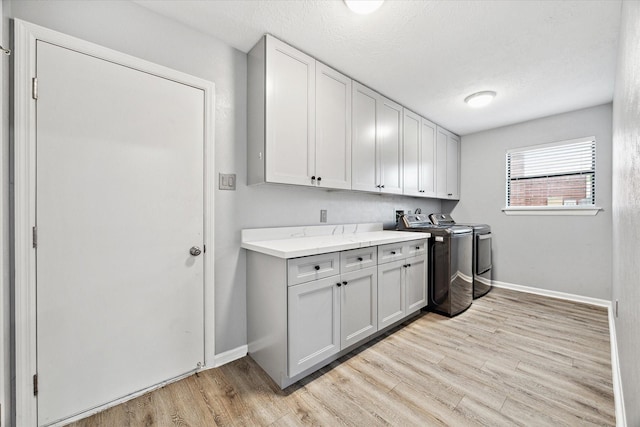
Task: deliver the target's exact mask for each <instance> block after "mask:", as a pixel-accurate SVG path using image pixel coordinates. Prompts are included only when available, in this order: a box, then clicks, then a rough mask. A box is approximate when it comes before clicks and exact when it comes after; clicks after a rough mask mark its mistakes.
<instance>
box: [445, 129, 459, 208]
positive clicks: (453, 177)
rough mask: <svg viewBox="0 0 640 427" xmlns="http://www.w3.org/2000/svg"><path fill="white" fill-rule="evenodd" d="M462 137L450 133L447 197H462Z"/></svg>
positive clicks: (448, 140) (448, 142) (448, 141)
mask: <svg viewBox="0 0 640 427" xmlns="http://www.w3.org/2000/svg"><path fill="white" fill-rule="evenodd" d="M459 174H460V138H458V137H457V136H456V135H453V134H451V135H449V138H448V139H447V197H448V198H450V199H456V200H457V199H460V180H459Z"/></svg>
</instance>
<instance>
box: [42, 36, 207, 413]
mask: <svg viewBox="0 0 640 427" xmlns="http://www.w3.org/2000/svg"><path fill="white" fill-rule="evenodd" d="M37 78H38V88H39V89H38V91H39V95H38V100H37V102H36V105H37V107H36V109H37V129H36V131H37V171H36V175H37V180H36V182H37V189H36V204H37V208H36V221H37V236H38V243H37V249H36V251H37V252H36V254H37V255H36V256H37V267H36V271H37V285H36V286H37V297H36V303H37V342H36V344H37V369H38V382H39V394H38V396H37V399H38V423H39V424H40V425H46V424H49V423H52V422H55V421H56V420H59V419H64V418H67V417H69V416H72V415H74V414H77V413H80V412H83V411H86V410H88V409H91V408H93V407H96V406H100V405H103V404H105V403H108V402H110V401H113V400H115V399H118V398H120V397H123V396H125V395H128V394H130V393H132V392H134V391H137V390H141V389H144V388H147V387H149V386H152V385H154V384H158V383H161V382H162V381H164V380H167V379H170V378H173V377H176V376H179V375H181V374H184V373H187V372H189V371H192V370H194V369H195V368H196V366H197V364H199V363H202V362H203V358H204V337H203V334H204V331H203V322H204V321H203V257H202V256H193V255H191V254H190V248H191V247H193V246H197V247H200V248H201V249H202V244H203V141H204V139H203V138H204V93H203V91H202V90H200V89H196V88H193V87H191V86H187V85H183V84H179V83H176V82H174V81H171V80H167V79H164V78H160V77H156V76H153V75H150V74H147V73H144V72H141V71H137V70H134V69H132V68H128V67H125V66H121V65H118V64H115V63H113V62H109V61H105V60H101V59H98V58H96V57H92V56H88V55H84V54H81V53H78V52H75V51H72V50H69V49H65V48H61V47H58V46H55V45H52V44H48V43H45V42H40V41H38V42H37Z"/></svg>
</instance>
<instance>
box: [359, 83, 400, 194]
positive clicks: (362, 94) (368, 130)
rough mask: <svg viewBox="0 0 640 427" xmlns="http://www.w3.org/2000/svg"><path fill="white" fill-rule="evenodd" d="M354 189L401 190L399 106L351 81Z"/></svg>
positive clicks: (396, 192)
mask: <svg viewBox="0 0 640 427" xmlns="http://www.w3.org/2000/svg"><path fill="white" fill-rule="evenodd" d="M352 101H353V106H352V117H353V120H352V134H353V137H352V147H353V148H352V152H353V157H352V174H351V177H352V178H351V179H352V181H351V187H352V188H353V189H354V190H362V191H372V192H379V193H391V194H401V193H402V178H403V177H402V106H401V105H400V104H397V103H395V102H393V101H391V100H390V99H387V98H385V97H383V96H382V95H380V94H379V93H377V92H375V91H373V90H371V89H369V88H368V87H366V86H363V85H361V84H359V83H357V82H353V96H352Z"/></svg>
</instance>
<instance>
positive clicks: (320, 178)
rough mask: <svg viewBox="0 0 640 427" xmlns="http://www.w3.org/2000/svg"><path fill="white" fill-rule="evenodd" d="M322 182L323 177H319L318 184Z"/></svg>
mask: <svg viewBox="0 0 640 427" xmlns="http://www.w3.org/2000/svg"><path fill="white" fill-rule="evenodd" d="M320 181H322V177H321V176H319V177H318V184H319V183H320Z"/></svg>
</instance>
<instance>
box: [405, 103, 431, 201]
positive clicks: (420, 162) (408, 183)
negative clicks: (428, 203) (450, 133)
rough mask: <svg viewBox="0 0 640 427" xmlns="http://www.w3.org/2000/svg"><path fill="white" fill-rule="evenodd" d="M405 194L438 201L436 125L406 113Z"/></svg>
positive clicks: (408, 112)
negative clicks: (434, 198) (436, 198)
mask: <svg viewBox="0 0 640 427" xmlns="http://www.w3.org/2000/svg"><path fill="white" fill-rule="evenodd" d="M403 122H404V123H403V128H404V132H403V133H404V135H403V141H404V148H403V169H404V187H403V194H405V195H407V196H417V197H436V188H435V182H436V175H435V173H436V169H435V167H436V159H435V155H436V125H435V124H433V123H431V122H430V121H429V120H427V119H425V118H423V117H420V116H419V115H417V114H416V113H414V112H412V111H409V110H407V109H406V108H405V109H404V119H403Z"/></svg>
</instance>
